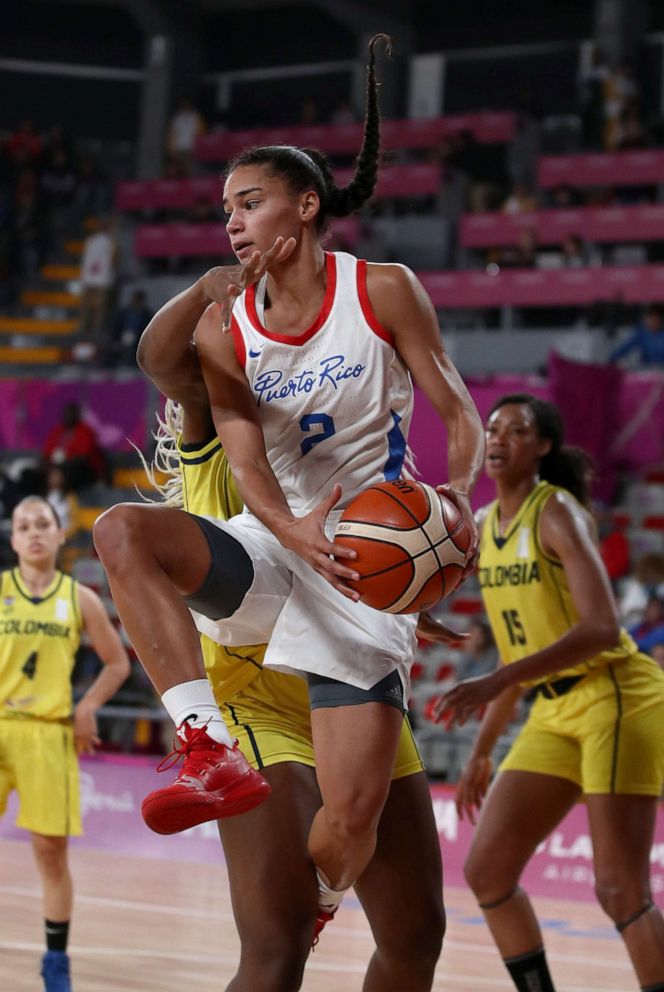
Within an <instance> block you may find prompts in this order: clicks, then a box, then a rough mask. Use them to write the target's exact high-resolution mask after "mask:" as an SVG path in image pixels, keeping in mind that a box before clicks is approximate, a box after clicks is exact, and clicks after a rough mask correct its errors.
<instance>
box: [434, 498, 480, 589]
mask: <svg viewBox="0 0 664 992" xmlns="http://www.w3.org/2000/svg"><path fill="white" fill-rule="evenodd" d="M436 492H439V493H442V494H443V495H444V496H447V498H448V499H449V500H450V501H451V502H452V503H454V505H455V506H456V508H457V510H458V511H459V513H460V514H461V518H462V520H463V522H464V524H465V525H466V527H467V529H468V532H469V533H470V534H471V535H472V540H471V543H470V546H469V548H468V555H467V557H466V567H465V568H464V570H463V578H462V580H461V581H462V582H463V581H465V579H467V578H468V576H469V575H471V574H472V572H474V571H475V567H476V565H477V559H478V557H479V548H480V538H479V534H478V532H477V523H476V522H475V516H474V514H473V511H472V508H471V505H470V497H469V496H468V495H466V493H462V492H459V490H458V489H453V488H452V486H451V485H449V484H448V483H445V484H444V485H442V486H436Z"/></svg>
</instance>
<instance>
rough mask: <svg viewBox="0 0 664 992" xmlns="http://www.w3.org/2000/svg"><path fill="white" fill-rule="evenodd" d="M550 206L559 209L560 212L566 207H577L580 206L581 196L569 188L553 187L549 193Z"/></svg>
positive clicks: (564, 186) (563, 186)
mask: <svg viewBox="0 0 664 992" xmlns="http://www.w3.org/2000/svg"><path fill="white" fill-rule="evenodd" d="M550 202H551V206H552V207H553V208H555V209H558V207H560V209H561V210H565V209H566V208H568V207H578V206H580V205H581V202H582V201H581V196H580V194H579V191H578V190H576V189H572V187H571V186H566V185H564V184H563V185H562V186H555V187H554V188H553V189H552V190H551V193H550Z"/></svg>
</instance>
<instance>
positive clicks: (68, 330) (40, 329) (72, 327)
mask: <svg viewBox="0 0 664 992" xmlns="http://www.w3.org/2000/svg"><path fill="white" fill-rule="evenodd" d="M78 327H79V323H78V321H77V320H38V319H37V318H36V317H0V334H39V335H41V334H48V335H54V334H73V333H74V331H77V330H78Z"/></svg>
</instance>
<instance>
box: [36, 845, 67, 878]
mask: <svg viewBox="0 0 664 992" xmlns="http://www.w3.org/2000/svg"><path fill="white" fill-rule="evenodd" d="M33 850H34V852H35V858H36V860H37V864H38V866H39V869H40V871H41V873H42V875H46V876H48V877H49V878H52V879H59V878H61V877H62V876H63V875H66V873H67V871H68V866H67V846H66V843H63V839H62V838H60V837H53V838H51V837H40V838H39V839H37V840H35V842H34V845H33Z"/></svg>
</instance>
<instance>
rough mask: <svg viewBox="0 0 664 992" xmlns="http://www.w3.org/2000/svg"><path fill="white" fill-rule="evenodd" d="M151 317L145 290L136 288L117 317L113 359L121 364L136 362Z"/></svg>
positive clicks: (131, 364) (132, 364)
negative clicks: (139, 343) (139, 344)
mask: <svg viewBox="0 0 664 992" xmlns="http://www.w3.org/2000/svg"><path fill="white" fill-rule="evenodd" d="M151 319H152V311H151V310H150V309H149V308H148V306H147V303H146V296H145V292H144V290H142V289H137V290H135V291H134V293H133V294H132V297H131V299H130V300H129V302H128V303H127V304H126V306H124V307H121V308H120V309H119V310H118V312H117V315H116V318H115V334H114V338H113V354H112V356H111V359H112V360H114V359H115V360H117V362H118V364H119V365H125V366H126V365H130V366H134V365H135V364H136V347H137V345H138V339H139V338H140V336H141V334H142V333H143V331H144V330H145V328H146V327H147V326H148V324H149V323H150V320H151Z"/></svg>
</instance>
